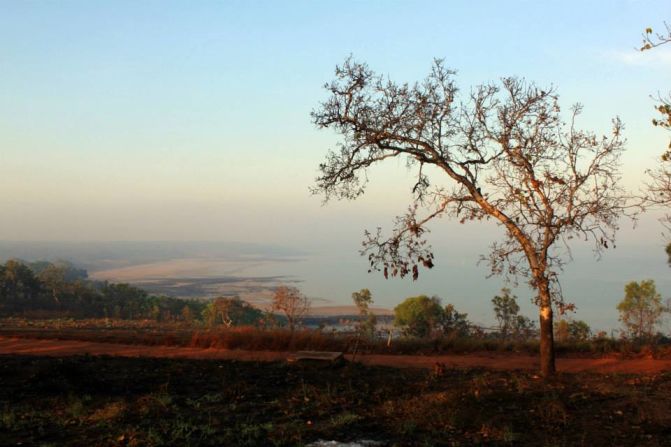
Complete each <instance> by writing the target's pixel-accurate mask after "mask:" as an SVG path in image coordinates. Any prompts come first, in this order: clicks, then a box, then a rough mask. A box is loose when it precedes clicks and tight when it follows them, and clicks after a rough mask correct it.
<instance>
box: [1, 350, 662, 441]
mask: <svg viewBox="0 0 671 447" xmlns="http://www.w3.org/2000/svg"><path fill="white" fill-rule="evenodd" d="M670 415H671V375H669V374H668V373H665V374H661V375H657V376H640V377H638V376H637V377H634V376H620V375H611V376H603V375H592V374H577V375H563V374H560V375H558V377H557V378H555V379H553V380H551V381H543V380H540V379H539V377H538V376H536V375H534V374H532V373H525V372H520V371H514V372H492V371H484V370H470V371H464V370H451V369H445V368H436V369H434V370H433V371H425V370H416V369H393V368H385V367H365V366H361V365H359V364H346V365H343V366H340V367H326V366H321V365H306V364H296V365H289V364H286V363H264V364H261V363H248V362H233V361H207V360H202V361H195V360H174V359H172V360H171V359H128V358H105V357H71V358H62V359H58V358H39V357H16V356H5V357H3V358H2V362H0V433H1V435H0V438H1V443H2V444H3V445H18V444H23V445H49V446H51V445H53V446H55V445H59V446H60V445H98V446H105V445H115V446H116V445H127V446H158V445H184V446H189V445H240V446H244V445H249V446H252V445H269V446H272V445H278V446H283V445H287V446H288V445H291V446H296V445H307V444H310V443H312V442H315V441H318V440H339V441H355V440H361V439H368V440H374V441H378V442H381V443H383V445H454V446H459V445H462V446H470V445H482V444H484V445H516V446H519V445H522V446H524V445H547V446H550V445H556V446H573V445H585V444H590V445H619V446H661V445H665V443H666V442H667V441H666V440H668V439H671V428H669V427H671V416H670Z"/></svg>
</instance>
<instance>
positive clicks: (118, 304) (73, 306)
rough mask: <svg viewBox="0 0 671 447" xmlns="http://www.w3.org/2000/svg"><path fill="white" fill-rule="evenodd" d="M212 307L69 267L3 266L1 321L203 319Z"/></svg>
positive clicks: (12, 262) (10, 263)
mask: <svg viewBox="0 0 671 447" xmlns="http://www.w3.org/2000/svg"><path fill="white" fill-rule="evenodd" d="M206 309H207V303H205V302H203V301H198V300H183V299H179V298H172V297H167V296H154V295H150V294H148V293H147V292H146V291H145V290H142V289H140V288H137V287H133V286H131V285H129V284H113V283H109V282H107V281H92V280H90V279H88V273H87V272H86V270H83V269H79V268H76V267H75V266H73V265H72V264H70V263H69V262H65V261H59V262H53V263H51V262H44V261H39V262H32V263H28V262H23V261H20V260H16V259H12V260H9V261H7V262H6V263H5V264H0V316H3V317H7V316H24V317H72V318H117V319H152V320H157V321H175V320H186V319H189V320H192V319H201V318H203V314H204V313H206Z"/></svg>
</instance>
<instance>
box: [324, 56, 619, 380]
mask: <svg viewBox="0 0 671 447" xmlns="http://www.w3.org/2000/svg"><path fill="white" fill-rule="evenodd" d="M453 76H454V72H453V71H450V70H448V69H446V68H445V67H444V65H443V63H442V61H439V60H436V61H435V63H434V65H433V68H432V70H431V72H430V74H429V75H428V77H427V78H426V79H424V80H423V81H422V82H420V83H416V84H414V85H408V84H402V85H399V84H396V83H394V82H392V81H389V80H385V79H383V78H382V77H381V76H378V75H375V74H374V73H373V72H372V71H371V70H370V69H369V68H368V66H367V65H366V64H363V63H358V62H356V61H353V60H352V59H351V58H349V59H347V60H346V61H345V63H344V64H343V65H342V66H339V67H337V68H336V72H335V80H334V81H333V82H332V83H330V84H327V85H326V89H327V90H328V92H329V93H330V96H329V98H328V99H327V100H326V101H325V102H323V103H322V104H321V105H320V106H319V108H318V109H317V110H315V111H313V112H312V118H313V120H314V123H315V124H316V125H317V126H318V127H319V128H330V129H333V130H335V131H336V132H337V133H339V134H340V136H341V142H340V144H339V146H338V148H337V149H336V150H332V151H330V152H329V154H328V155H327V157H326V161H325V162H324V163H322V164H321V165H320V166H319V168H320V175H319V177H318V178H317V180H316V186H315V187H314V188H313V191H314V192H315V193H320V194H323V196H324V198H325V200H326V201H328V200H329V199H332V198H338V199H342V198H344V199H354V198H356V197H358V196H360V195H361V194H363V193H364V191H365V186H366V183H367V181H368V177H367V170H368V168H369V167H370V166H372V165H375V164H377V163H380V162H383V161H385V160H387V159H395V158H402V159H404V160H405V161H406V163H407V166H408V168H409V169H410V170H411V171H412V172H413V173H414V175H415V176H416V182H415V185H414V187H413V188H412V197H413V200H412V203H411V205H410V206H409V209H408V212H407V214H405V215H403V216H400V217H398V218H397V219H396V226H395V228H394V230H393V232H392V234H391V235H389V236H388V237H385V236H383V235H382V231H381V229H379V228H378V229H377V231H376V232H373V233H371V232H366V234H365V240H364V248H363V250H362V254H367V255H368V259H369V261H370V266H371V269H372V270H381V271H383V272H384V275H385V277H387V276H389V275H392V276H394V275H400V276H401V277H403V276H406V275H411V276H412V277H413V279H416V278H417V277H418V275H419V266H422V265H423V266H424V267H427V268H431V267H432V266H433V260H434V255H433V253H432V250H431V247H430V246H429V245H428V244H427V243H426V240H425V239H424V236H425V234H426V233H427V231H428V228H427V225H428V224H429V223H430V222H431V221H432V220H433V219H435V218H437V217H441V216H452V217H456V218H457V219H459V220H460V221H461V222H462V223H464V222H466V221H471V220H481V219H492V220H494V221H495V222H497V223H498V225H500V226H502V227H503V228H504V230H505V236H504V238H503V240H501V241H498V242H495V243H494V244H493V245H492V247H491V252H490V254H489V256H487V257H486V260H487V261H488V262H489V265H490V267H491V271H492V273H495V274H505V275H507V276H509V277H510V278H516V277H518V276H519V277H524V278H526V279H528V281H529V284H530V286H531V287H533V288H534V289H535V290H536V291H537V298H536V304H537V305H538V306H539V308H540V325H541V340H540V352H541V372H542V374H544V375H545V376H549V375H551V374H553V373H554V371H555V362H554V342H553V338H552V315H553V314H552V312H553V304H554V305H556V306H557V307H558V309H559V310H560V311H562V312H563V311H564V310H566V309H567V308H571V305H567V304H565V303H564V300H563V298H562V295H561V290H560V287H559V282H558V277H557V274H558V272H559V271H560V270H561V268H562V265H563V264H564V262H565V260H566V257H567V256H566V255H567V254H569V253H568V247H567V246H566V244H559V246H557V245H558V244H557V242H560V241H562V242H566V241H567V240H568V239H571V238H574V237H579V238H583V239H591V240H592V241H593V242H594V249H595V251H596V252H597V253H600V252H601V251H602V250H604V249H605V248H608V247H609V245H611V244H613V242H614V234H615V231H616V230H617V228H618V224H617V222H618V217H619V216H620V215H621V214H622V212H623V211H624V208H625V205H626V200H625V195H624V191H623V190H622V189H621V188H620V187H619V186H618V181H619V171H618V168H619V157H620V154H621V152H622V151H623V146H624V141H623V139H622V136H621V130H622V124H621V123H620V121H619V119H614V120H613V122H612V130H611V132H610V134H609V135H608V136H603V137H601V138H599V137H597V136H596V135H594V134H593V133H591V132H586V131H581V130H578V129H577V128H576V126H575V119H576V117H577V116H578V115H579V113H580V110H581V107H580V106H575V107H573V108H572V113H571V115H570V120H569V122H568V123H564V122H563V121H562V119H561V116H560V115H561V114H560V109H559V105H558V103H557V96H556V94H555V92H554V89H553V88H550V89H540V88H538V87H536V86H535V85H534V84H532V83H528V82H526V81H524V80H522V79H517V78H504V79H502V80H501V81H500V82H499V83H490V84H484V85H479V86H477V87H475V88H473V89H472V90H471V91H470V92H469V93H467V94H466V95H463V96H458V91H457V87H456V86H455V84H454V81H453ZM442 181H446V182H447V184H448V185H449V186H443V185H441V184H440V183H438V182H442ZM562 248H565V249H562Z"/></svg>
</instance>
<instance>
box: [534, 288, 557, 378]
mask: <svg viewBox="0 0 671 447" xmlns="http://www.w3.org/2000/svg"><path fill="white" fill-rule="evenodd" d="M538 296H539V301H540V326H541V332H540V343H541V346H540V351H541V358H540V362H541V365H540V366H541V375H542V376H543V377H550V376H553V375H554V374H555V372H556V368H555V348H554V334H553V327H552V300H551V299H550V289H549V284H548V282H547V281H542V282H541V283H540V284H539V287H538Z"/></svg>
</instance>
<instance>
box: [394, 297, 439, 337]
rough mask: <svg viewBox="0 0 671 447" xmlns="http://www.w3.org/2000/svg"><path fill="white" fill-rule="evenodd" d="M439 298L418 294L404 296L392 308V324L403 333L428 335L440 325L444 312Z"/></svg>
mask: <svg viewBox="0 0 671 447" xmlns="http://www.w3.org/2000/svg"><path fill="white" fill-rule="evenodd" d="M444 312H445V311H444V310H443V307H442V306H441V304H440V298H438V297H436V296H434V297H431V298H429V297H428V296H426V295H419V296H414V297H410V298H406V299H405V300H404V301H403V302H402V303H401V304H399V305H398V306H396V307H395V308H394V325H395V326H398V327H400V328H401V329H402V331H403V333H404V334H405V335H410V336H414V337H428V336H429V335H430V334H431V333H432V332H434V330H436V329H439V328H441V329H442V327H441V324H442V321H443V314H444Z"/></svg>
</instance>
